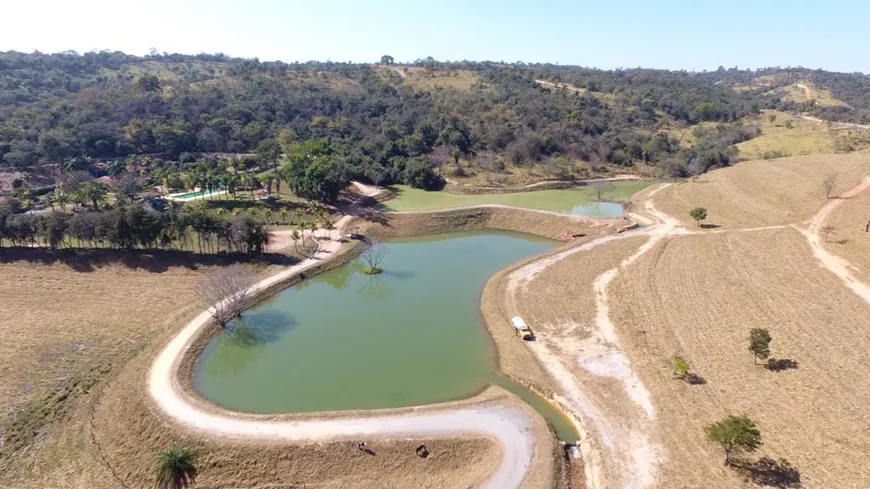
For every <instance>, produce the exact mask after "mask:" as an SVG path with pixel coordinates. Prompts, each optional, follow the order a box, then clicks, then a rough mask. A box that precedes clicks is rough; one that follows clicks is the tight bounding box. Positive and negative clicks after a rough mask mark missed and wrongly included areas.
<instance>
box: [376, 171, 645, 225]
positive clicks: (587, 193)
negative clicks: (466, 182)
mask: <svg viewBox="0 0 870 489" xmlns="http://www.w3.org/2000/svg"><path fill="white" fill-rule="evenodd" d="M653 183H654V182H653V181H652V180H627V181H618V182H613V188H612V189H611V190H609V191H608V192H606V193H605V194H604V196H603V197H604V199H606V200H612V201H618V200H627V199H628V198H630V197H631V196H632V195H634V194H635V193H637V192H639V191H640V190H643V189H644V188H646V187H648V186H649V185H651V184H653ZM391 188H392V189H393V190H394V191H395V192H396V197H395V198H393V199H390V200H388V201H386V202H384V203H383V204H382V205H381V207H382V208H383V209H386V210H391V211H409V210H428V209H444V208H450V207H468V206H473V205H481V204H502V205H509V206H512V207H522V208H526V209H537V210H544V211H553V212H564V213H570V214H578V215H584V216H590V217H605V218H606V217H622V206H621V205H620V204H617V203H614V202H598V199H597V196H596V195H595V193H594V192H593V190H592V189H591V188H590V187H574V188H567V189H557V190H537V191H534V192H516V193H507V194H479V195H457V194H450V193H446V192H427V191H425V190H420V189H415V188H411V187H408V186H407V185H396V186H394V187H391Z"/></svg>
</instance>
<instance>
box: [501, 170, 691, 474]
mask: <svg viewBox="0 0 870 489" xmlns="http://www.w3.org/2000/svg"><path fill="white" fill-rule="evenodd" d="M669 185H670V184H664V185H662V186H660V187H659V188H657V189H654V190H653V191H651V192H650V193H649V194H648V195H647V198H646V204H645V208H644V211H645V212H646V213H647V215H648V216H650V217H652V218H653V220H652V222H651V225H650V226H649V227H647V228H645V229H639V230H635V231H629V232H626V233H623V234H618V235H609V236H604V237H601V238H598V239H595V240H593V241H590V242H587V243H584V244H582V245H580V246H577V247H575V248H570V249H568V250H565V251H563V252H562V253H559V254H556V255H553V256H550V257H547V258H544V259H541V260H538V261H536V262H532V263H530V264H528V265H526V266H524V267H521V268H519V269H517V270H515V271H514V272H513V273H512V274H511V275H510V276H509V283H508V289H507V302H508V311H509V312H510V313H511V314H517V315H521V313H520V311H519V310H518V308H517V306H516V295H517V294H518V293H519V291H520V290H521V288H523V287H525V286H526V284H528V283H529V282H531V281H532V280H533V279H534V278H535V276H536V275H537V274H539V273H541V272H543V271H544V270H545V269H547V268H549V267H551V266H554V265H557V264H558V263H559V262H561V261H562V260H563V259H565V258H567V257H568V256H571V255H573V254H575V253H579V252H583V251H587V250H591V249H593V248H595V247H597V246H600V245H603V244H606V243H610V242H613V241H616V240H620V239H628V238H633V237H638V236H648V237H649V239H648V240H647V241H646V242H645V243H644V244H643V245H641V246H640V247H639V248H638V250H637V251H636V252H635V253H634V254H633V255H631V256H629V257H628V258H626V259H625V260H623V261H622V262H621V263H619V265H618V266H617V267H616V268H613V269H610V270H607V271H606V272H604V273H602V274H601V275H599V276H598V277H597V278H596V280H595V282H594V283H593V292H594V294H595V304H596V316H595V327H594V330H593V331H592V332H591V335H590V337H589V338H588V339H587V340H585V341H583V342H581V343H580V344H578V345H577V347H576V348H575V349H574V350H571V351H570V354H569V355H566V354H565V353H564V352H566V351H569V350H570V348H569V346H568V345H565V344H559V345H550V344H548V341H547V339H546V338H540V339H539V341H537V342H535V343H530V344H529V345H528V346H529V348H530V349H531V351H532V353H533V354H535V356H536V357H537V358H538V360H539V361H540V363H541V365H542V366H544V368H545V369H546V370H547V371H548V372H549V373H550V375H551V376H552V377H553V378H554V380H555V381H556V382H557V383H558V384H559V386H560V387H561V394H562V395H561V396H560V403H561V404H562V405H563V406H565V407H567V408H568V409H569V410H570V411H571V412H572V414H574V416H575V418H576V419H577V420H578V423H579V425H580V426H579V428H580V429H579V431H580V434H581V440H580V444H579V447H580V451H581V453H582V456H583V462H584V470H585V476H586V486H587V488H589V489H600V488H617V487H619V488H624V489H638V488H645V487H649V486H651V485H653V484H654V482H655V472H656V467H657V465H658V464H659V463H661V461H662V459H663V457H664V454H663V452H662V450H661V448H660V447H659V446H658V445H657V444H655V443H654V442H653V441H652V433H653V431H654V429H655V424H654V420H655V410H654V408H653V405H652V402H651V400H650V395H649V392H648V391H647V390H646V388H645V387H644V386H643V383H642V382H641V381H640V378H639V377H638V376H637V374H636V373H635V372H634V371H633V370H632V368H631V362H630V360H629V359H628V357H626V356H625V354H624V353H623V352H622V350H621V348H620V346H619V339H618V337H617V335H616V331H615V327H614V325H613V323H612V322H611V321H610V316H609V305H608V302H609V299H608V295H607V287H608V285H609V284H610V282H611V281H612V280H613V279H614V278H615V277H616V275H617V274H618V273H619V271H620V270H621V269H623V268H625V267H627V266H629V265H631V263H633V262H634V261H635V260H637V259H638V258H640V257H641V256H642V255H643V254H644V253H646V252H647V251H649V250H650V249H652V248H653V247H654V246H655V245H656V244H657V243H658V242H659V241H660V240H662V239H665V238H667V237H670V236H677V235H683V234H689V233H690V232H689V231H687V230H685V229H683V228H682V226H681V225H680V224H679V222H678V221H677V220H676V219H674V218H672V217H671V216H668V215H667V214H664V213H662V212H659V211H658V210H657V209H656V208H655V207H654V206H653V204H652V200H651V198H652V196H653V195H655V194H656V193H657V192H658V191H660V190H662V189H663V188H666V187H667V186H669ZM557 349H558V350H561V351H562V352H563V353H561V354H556V353H555V351H556V350H557ZM574 364H576V365H579V366H580V367H581V368H582V369H583V370H584V371H587V372H589V373H591V374H593V375H595V376H598V377H609V378H612V379H613V380H615V381H617V382H619V383H621V384H622V387H623V393H624V395H625V399H621V400H618V401H616V402H620V403H625V404H627V405H634V406H635V409H634V410H633V411H632V412H634V414H633V415H632V419H631V421H630V422H629V423H626V420H625V419H624V418H621V417H619V416H614V415H613V413H612V412H610V411H609V410H608V409H607V407H606V406H604V405H601V404H600V403H598V402H596V401H595V400H594V399H592V398H591V397H590V396H589V395H587V394H586V393H585V392H584V387H583V385H582V383H581V382H580V381H579V380H578V378H577V377H576V376H575V374H574V373H573V372H572V367H573V366H575V365H574Z"/></svg>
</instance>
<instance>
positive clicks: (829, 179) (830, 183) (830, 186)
mask: <svg viewBox="0 0 870 489" xmlns="http://www.w3.org/2000/svg"><path fill="white" fill-rule="evenodd" d="M822 185H823V186H824V188H825V198H826V199H830V198H831V196H832V195H833V194H834V187H835V186H836V185H837V174H836V173H828V176H826V177H825V181H824V182H822Z"/></svg>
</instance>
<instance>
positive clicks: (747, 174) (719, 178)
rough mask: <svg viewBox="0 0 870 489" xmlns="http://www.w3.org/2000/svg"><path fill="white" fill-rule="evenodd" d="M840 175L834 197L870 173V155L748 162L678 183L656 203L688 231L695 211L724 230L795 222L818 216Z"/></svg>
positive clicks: (822, 156) (659, 194)
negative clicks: (833, 178)
mask: <svg viewBox="0 0 870 489" xmlns="http://www.w3.org/2000/svg"><path fill="white" fill-rule="evenodd" d="M831 173H834V174H836V175H837V184H836V186H835V188H834V192H833V194H834V195H837V193H838V192H844V191H846V190H848V189H850V188H852V187H854V186H855V185H857V184H858V183H859V182H860V181H861V180H862V179H863V178H864V177H865V176H867V175H868V174H870V156H867V155H819V156H804V157H794V158H781V159H776V160H771V161H763V160H758V161H747V162H743V163H738V164H737V165H734V166H732V167H728V168H723V169H720V170H715V171H712V172H709V173H706V174H704V175H701V176H698V177H696V178H694V179H690V180H687V181H685V182H682V183H679V184H676V185H672V186H670V187H668V188H666V189H664V190H662V191H661V192H659V193H658V194H657V195H656V196H655V199H654V201H655V205H656V207H657V208H659V209H660V210H661V211H663V212H665V213H667V214H670V215H671V216H674V217H675V218H677V219H679V220H680V221H681V222H682V223H684V224H685V225H686V226H687V227H690V228H696V227H697V225H696V224H695V223H694V222H693V221H692V219H691V218H690V217H689V211H690V210H691V209H693V208H695V207H705V208H706V209H707V212H708V215H709V217H708V218H707V220H706V221H705V223H708V224H710V225H716V226H718V227H721V228H739V227H746V228H751V227H761V226H772V225H783V224H791V223H794V222H798V221H803V220H805V219H808V218H810V217H811V216H812V215H813V214H815V213H816V212H817V211H818V210H819V209H820V208H821V207H822V206H823V205H824V204H825V202H826V200H827V199H826V198H825V191H824V188H823V181H824V180H825V178H826V176H827V175H828V174H831Z"/></svg>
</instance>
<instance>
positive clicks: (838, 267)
mask: <svg viewBox="0 0 870 489" xmlns="http://www.w3.org/2000/svg"><path fill="white" fill-rule="evenodd" d="M868 188H870V177H867V178H865V179H864V181H863V182H861V184H859V185H858V186H857V187H854V188H852V189H851V190H849V191H847V192H845V193H844V194H842V195H840V196H838V197H837V198H836V199H833V200H831V201H830V202H828V204H827V205H825V206H824V207H822V209H821V210H820V211H819V212H818V213H817V214H816V215H815V216H813V217H812V219H810V225H809V227H808V228H807V229H806V230H802V229H800V228H798V227H797V226H795V229H797V230H798V231H800V232H801V234H803V235H804V237H806V238H807V242H808V243H809V244H810V248H812V250H813V255H814V256H815V257H816V258H817V259H818V260H819V262H820V265H821V266H823V267H825V268H827V269H828V270H829V271H830V272H831V273H833V274H834V275H836V276H837V277H839V278H840V280H842V281H843V283H844V284H845V285H846V287H848V288H849V289H850V290H851V291H852V292H854V293H855V294H857V295H858V297H860V298H862V299H864V301H865V302H867V303H868V304H870V286H868V285H867V284H865V283H864V282H861V281H860V280H858V279H857V278H855V276H854V275H852V272H850V271H849V266H850V265H849V263H848V262H847V261H846V260H844V259H842V258H840V257H838V256H836V255H834V254H833V253H831V252H829V251H828V250H826V249H825V247H824V246H822V242H821V237H820V233H819V231H820V229H821V228H822V225H823V224H824V223H825V219H827V217H828V215H829V214H830V213H831V212H832V211H833V210H834V209H836V208H837V207H838V206H840V204H842V203H843V201H844V200H846V199H850V198H852V197H854V196H856V195H858V194H860V193H861V192H863V191H865V190H867V189H868Z"/></svg>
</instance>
